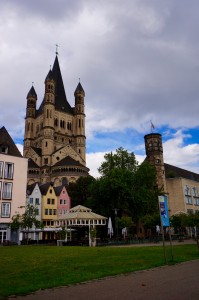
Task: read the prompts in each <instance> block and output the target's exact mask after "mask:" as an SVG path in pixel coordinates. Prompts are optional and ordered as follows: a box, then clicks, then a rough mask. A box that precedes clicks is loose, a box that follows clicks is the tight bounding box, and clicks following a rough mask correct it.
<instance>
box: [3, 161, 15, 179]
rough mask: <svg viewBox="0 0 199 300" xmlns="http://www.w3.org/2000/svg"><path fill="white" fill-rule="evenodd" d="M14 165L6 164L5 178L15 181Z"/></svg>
mask: <svg viewBox="0 0 199 300" xmlns="http://www.w3.org/2000/svg"><path fill="white" fill-rule="evenodd" d="M13 171H14V164H13V163H5V170H4V178H6V179H13Z"/></svg>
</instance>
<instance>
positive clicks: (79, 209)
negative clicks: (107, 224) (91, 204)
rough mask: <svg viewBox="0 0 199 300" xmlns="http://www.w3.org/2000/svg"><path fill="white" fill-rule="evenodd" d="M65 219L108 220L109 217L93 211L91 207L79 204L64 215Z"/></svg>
mask: <svg viewBox="0 0 199 300" xmlns="http://www.w3.org/2000/svg"><path fill="white" fill-rule="evenodd" d="M63 219H64V220H106V219H107V218H106V217H104V216H101V215H98V214H95V213H94V212H92V210H91V209H90V208H87V207H85V206H82V205H77V206H75V207H73V208H71V209H70V210H69V212H67V213H66V214H65V215H64V216H63Z"/></svg>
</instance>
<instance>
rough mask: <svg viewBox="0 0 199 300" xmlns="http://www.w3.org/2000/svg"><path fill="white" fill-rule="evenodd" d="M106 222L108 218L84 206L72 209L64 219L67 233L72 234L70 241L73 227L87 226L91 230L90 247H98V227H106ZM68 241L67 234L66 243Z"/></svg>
mask: <svg viewBox="0 0 199 300" xmlns="http://www.w3.org/2000/svg"><path fill="white" fill-rule="evenodd" d="M106 220H107V218H106V217H103V216H101V215H98V214H95V213H94V212H92V210H91V209H90V208H87V207H85V206H82V205H77V206H75V207H73V208H71V209H70V210H69V211H68V212H67V213H66V214H65V215H64V216H63V218H62V221H63V223H64V224H65V228H66V232H67V231H69V232H70V241H71V231H72V230H71V228H72V227H82V226H87V227H88V228H89V246H95V245H96V226H103V225H106ZM68 229H69V230H68ZM67 239H68V237H67V234H66V241H67Z"/></svg>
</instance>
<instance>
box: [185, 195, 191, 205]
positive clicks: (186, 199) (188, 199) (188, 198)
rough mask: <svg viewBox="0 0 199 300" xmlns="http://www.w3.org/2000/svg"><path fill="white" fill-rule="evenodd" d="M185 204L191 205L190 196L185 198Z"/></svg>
mask: <svg viewBox="0 0 199 300" xmlns="http://www.w3.org/2000/svg"><path fill="white" fill-rule="evenodd" d="M185 201H186V204H192V199H191V196H185Z"/></svg>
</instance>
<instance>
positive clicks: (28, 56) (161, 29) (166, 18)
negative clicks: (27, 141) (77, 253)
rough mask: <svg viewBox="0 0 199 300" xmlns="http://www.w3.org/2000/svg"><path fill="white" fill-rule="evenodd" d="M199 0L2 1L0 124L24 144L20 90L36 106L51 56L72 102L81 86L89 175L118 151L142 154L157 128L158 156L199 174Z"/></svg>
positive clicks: (0, 30)
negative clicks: (32, 95)
mask: <svg viewBox="0 0 199 300" xmlns="http://www.w3.org/2000/svg"><path fill="white" fill-rule="evenodd" d="M198 28H199V1H198V0H166V1H165V0H123V1H121V0H56V1H54V0H34V1H27V0H18V1H17V0H6V1H1V2H0V36H1V39H0V69H1V76H0V78H1V80H0V104H1V106H0V127H1V126H5V127H6V129H7V130H8V131H9V133H10V135H11V136H12V138H13V139H14V141H15V142H16V143H17V144H18V145H19V147H20V148H22V143H23V134H24V117H25V109H26V96H27V93H28V91H29V89H30V87H31V86H32V82H34V87H35V90H36V92H37V95H38V105H39V104H40V102H41V100H42V99H43V95H44V79H45V77H46V75H47V73H48V71H49V69H50V65H53V62H54V59H55V49H56V48H55V44H58V45H59V48H58V51H59V63H60V67H61V71H62V77H63V80H64V84H65V90H66V94H67V99H68V101H69V103H70V104H71V106H74V96H73V93H74V90H75V88H76V86H77V84H78V81H79V78H80V80H81V84H82V86H83V88H84V90H85V92H86V98H85V105H86V107H85V110H86V135H87V166H88V167H89V168H90V169H91V172H90V173H91V175H93V176H98V173H97V168H98V167H99V166H100V165H101V162H102V161H103V157H104V154H105V153H106V152H110V151H114V150H115V149H117V148H119V147H123V148H124V149H126V150H128V151H131V152H134V153H135V154H136V157H137V159H138V160H139V161H142V160H143V158H144V157H145V149H144V135H145V134H148V133H150V132H151V126H150V122H151V121H152V123H153V124H154V125H155V131H156V132H159V133H161V134H162V138H163V143H164V160H165V162H167V163H169V164H173V165H175V166H178V167H182V168H185V169H188V170H192V171H194V172H197V173H198V172H199V138H198V132H199V116H198V112H199V38H198Z"/></svg>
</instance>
